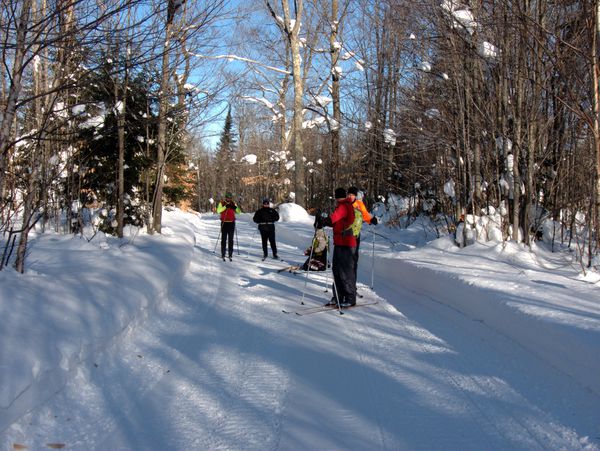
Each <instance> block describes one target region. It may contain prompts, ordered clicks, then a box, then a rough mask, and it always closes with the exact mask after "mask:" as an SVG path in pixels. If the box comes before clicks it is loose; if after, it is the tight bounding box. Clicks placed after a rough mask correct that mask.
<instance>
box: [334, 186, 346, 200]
mask: <svg viewBox="0 0 600 451" xmlns="http://www.w3.org/2000/svg"><path fill="white" fill-rule="evenodd" d="M334 196H335V198H336V199H343V198H345V197H346V190H345V189H344V188H336V190H335V194H334Z"/></svg>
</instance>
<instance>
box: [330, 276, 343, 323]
mask: <svg viewBox="0 0 600 451" xmlns="http://www.w3.org/2000/svg"><path fill="white" fill-rule="evenodd" d="M331 272H333V265H331ZM332 278H333V292H334V293H335V301H336V303H337V308H338V312H340V315H343V314H344V312H342V306H341V305H340V294H339V292H338V287H337V284H336V283H335V277H332Z"/></svg>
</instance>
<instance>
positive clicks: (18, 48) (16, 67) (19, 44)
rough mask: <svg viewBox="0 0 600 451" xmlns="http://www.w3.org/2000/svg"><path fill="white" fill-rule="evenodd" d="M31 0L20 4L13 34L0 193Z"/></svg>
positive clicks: (1, 130) (0, 130) (0, 132)
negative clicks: (13, 42)
mask: <svg viewBox="0 0 600 451" xmlns="http://www.w3.org/2000/svg"><path fill="white" fill-rule="evenodd" d="M31 4H32V0H23V3H22V5H21V14H20V16H19V22H18V24H17V29H16V36H15V53H14V58H13V61H12V74H11V83H10V86H9V88H8V97H7V99H6V106H5V109H4V112H3V114H2V121H1V122H0V193H2V192H3V190H4V174H5V171H6V164H7V159H8V150H9V148H10V136H11V128H12V126H13V121H14V120H15V115H16V113H17V99H18V98H19V95H20V94H21V88H22V86H21V82H22V79H23V72H24V71H25V67H24V66H23V63H24V60H25V51H26V42H25V41H26V38H27V30H28V26H29V16H30V12H31Z"/></svg>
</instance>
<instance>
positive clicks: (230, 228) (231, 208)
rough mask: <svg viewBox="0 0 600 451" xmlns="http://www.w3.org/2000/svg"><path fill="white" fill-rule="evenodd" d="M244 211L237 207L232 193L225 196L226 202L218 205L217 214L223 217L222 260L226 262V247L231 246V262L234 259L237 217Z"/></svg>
mask: <svg viewBox="0 0 600 451" xmlns="http://www.w3.org/2000/svg"><path fill="white" fill-rule="evenodd" d="M241 212H242V210H241V209H240V207H238V206H237V205H236V203H235V202H234V200H233V195H232V194H231V193H226V194H225V200H223V201H221V202H219V205H217V213H219V215H221V258H223V261H225V251H226V246H227V245H229V261H231V260H232V258H233V234H234V233H235V215H236V214H240V213H241Z"/></svg>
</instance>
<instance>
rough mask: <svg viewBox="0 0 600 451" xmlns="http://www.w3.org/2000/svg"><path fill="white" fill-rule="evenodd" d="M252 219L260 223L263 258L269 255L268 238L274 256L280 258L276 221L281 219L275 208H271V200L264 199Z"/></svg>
mask: <svg viewBox="0 0 600 451" xmlns="http://www.w3.org/2000/svg"><path fill="white" fill-rule="evenodd" d="M252 220H253V221H254V222H256V223H257V224H258V230H259V231H260V237H261V239H262V249H263V260H264V259H265V258H267V256H268V255H269V254H268V249H267V240H268V241H269V244H270V245H271V252H272V254H273V258H279V257H278V256H277V243H276V242H275V223H276V222H277V221H279V213H277V211H276V210H275V209H274V208H271V202H270V201H269V199H267V198H265V199H263V202H262V207H261V208H259V209H258V210H256V213H254V217H253V218H252Z"/></svg>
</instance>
